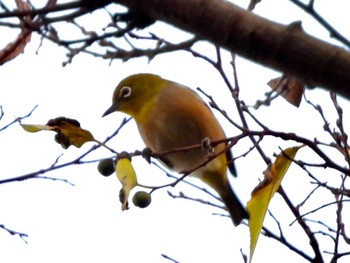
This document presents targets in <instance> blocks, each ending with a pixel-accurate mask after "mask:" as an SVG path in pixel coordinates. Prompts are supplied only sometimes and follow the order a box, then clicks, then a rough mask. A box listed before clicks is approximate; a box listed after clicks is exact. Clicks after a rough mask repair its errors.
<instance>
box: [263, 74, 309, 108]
mask: <svg viewBox="0 0 350 263" xmlns="http://www.w3.org/2000/svg"><path fill="white" fill-rule="evenodd" d="M267 85H269V86H270V87H271V88H272V89H273V90H274V91H276V92H277V93H278V94H279V95H281V96H282V97H283V98H284V99H285V100H287V101H288V102H289V103H290V104H292V105H294V106H296V107H299V105H300V102H301V98H302V96H303V93H304V89H305V83H304V82H303V81H301V80H300V79H298V78H295V77H291V76H282V77H279V78H275V79H271V80H270V81H269V82H268V83H267Z"/></svg>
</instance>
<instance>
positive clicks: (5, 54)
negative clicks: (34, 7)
mask: <svg viewBox="0 0 350 263" xmlns="http://www.w3.org/2000/svg"><path fill="white" fill-rule="evenodd" d="M16 4H17V8H18V10H19V11H23V10H29V9H30V5H29V4H28V2H25V1H21V0H16ZM23 21H25V22H27V23H30V22H31V18H30V17H29V16H28V17H24V18H23ZM31 35H32V30H30V29H27V28H22V30H21V33H20V34H19V35H18V36H17V38H16V40H14V41H13V42H11V43H9V44H8V45H7V46H6V47H5V48H4V49H2V50H0V65H2V64H4V63H6V62H8V61H10V60H11V59H14V58H15V57H17V56H18V55H19V54H21V53H22V52H23V51H24V48H25V47H26V45H27V44H28V43H29V41H30V39H31Z"/></svg>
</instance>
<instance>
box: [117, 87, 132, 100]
mask: <svg viewBox="0 0 350 263" xmlns="http://www.w3.org/2000/svg"><path fill="white" fill-rule="evenodd" d="M130 95H131V88H130V87H128V86H125V87H122V88H121V90H120V92H119V97H120V98H127V97H130Z"/></svg>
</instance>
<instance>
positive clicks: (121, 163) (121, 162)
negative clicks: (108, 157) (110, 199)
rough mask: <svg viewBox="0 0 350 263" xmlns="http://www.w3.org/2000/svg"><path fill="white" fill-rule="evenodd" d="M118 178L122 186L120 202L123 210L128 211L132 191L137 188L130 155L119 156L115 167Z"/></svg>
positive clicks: (124, 153)
mask: <svg viewBox="0 0 350 263" xmlns="http://www.w3.org/2000/svg"><path fill="white" fill-rule="evenodd" d="M115 171H116V174H117V178H118V180H119V182H120V183H121V184H122V189H121V190H120V196H119V197H120V202H121V203H122V210H123V211H124V210H126V209H128V208H129V207H128V198H129V195H130V191H131V189H133V188H134V187H135V186H137V177H136V173H135V170H134V168H133V166H132V164H131V157H130V155H129V154H128V153H126V152H122V153H120V154H119V155H118V158H117V163H116V167H115Z"/></svg>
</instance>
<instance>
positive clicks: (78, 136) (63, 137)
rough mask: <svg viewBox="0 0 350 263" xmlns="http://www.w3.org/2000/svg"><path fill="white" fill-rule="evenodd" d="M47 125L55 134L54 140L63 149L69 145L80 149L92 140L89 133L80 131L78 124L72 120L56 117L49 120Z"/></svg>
mask: <svg viewBox="0 0 350 263" xmlns="http://www.w3.org/2000/svg"><path fill="white" fill-rule="evenodd" d="M47 125H48V126H50V127H52V128H53V129H54V131H56V132H57V134H56V136H55V140H56V142H57V143H59V144H61V146H62V147H63V148H64V149H67V148H68V147H69V146H71V145H74V146H75V147H78V148H80V147H81V146H82V145H83V144H84V143H86V142H89V141H93V140H94V137H93V136H92V134H91V132H89V131H87V130H84V129H82V128H81V127H80V123H79V122H78V121H77V120H74V119H69V118H66V117H58V118H55V119H51V120H49V121H48V122H47Z"/></svg>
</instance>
